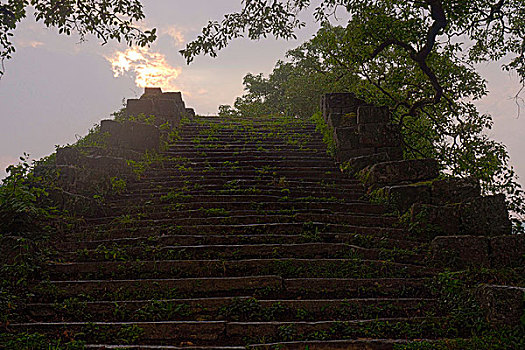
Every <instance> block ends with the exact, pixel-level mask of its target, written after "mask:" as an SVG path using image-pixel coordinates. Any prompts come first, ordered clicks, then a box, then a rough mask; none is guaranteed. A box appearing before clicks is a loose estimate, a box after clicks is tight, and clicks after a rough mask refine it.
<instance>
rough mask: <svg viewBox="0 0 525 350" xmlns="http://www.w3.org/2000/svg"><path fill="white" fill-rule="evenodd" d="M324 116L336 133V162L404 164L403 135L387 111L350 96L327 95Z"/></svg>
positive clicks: (323, 110) (323, 107) (323, 102)
mask: <svg viewBox="0 0 525 350" xmlns="http://www.w3.org/2000/svg"><path fill="white" fill-rule="evenodd" d="M321 112H322V114H323V118H324V120H325V121H326V123H327V124H328V126H329V127H330V128H331V129H332V130H333V137H334V141H335V143H336V147H337V150H336V159H337V161H339V162H346V161H349V160H351V159H352V160H353V161H354V162H356V163H360V164H361V163H364V164H367V163H372V162H376V161H387V160H393V161H395V160H401V159H403V150H402V147H401V135H400V133H399V130H398V129H397V128H396V126H395V125H392V124H391V120H390V112H389V110H388V108H382V107H375V106H369V105H366V104H365V102H363V101H361V100H359V99H357V98H356V97H355V96H354V95H353V94H349V93H333V94H326V95H325V96H323V98H322V100H321Z"/></svg>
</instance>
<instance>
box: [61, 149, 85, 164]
mask: <svg viewBox="0 0 525 350" xmlns="http://www.w3.org/2000/svg"><path fill="white" fill-rule="evenodd" d="M82 158H83V155H82V154H81V153H80V151H79V150H78V148H77V147H72V146H67V147H60V148H58V149H57V151H56V164H57V165H80V164H81V163H82Z"/></svg>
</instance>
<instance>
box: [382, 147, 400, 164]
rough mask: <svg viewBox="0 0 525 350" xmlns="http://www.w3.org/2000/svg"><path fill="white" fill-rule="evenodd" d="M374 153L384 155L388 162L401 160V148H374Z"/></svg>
mask: <svg viewBox="0 0 525 350" xmlns="http://www.w3.org/2000/svg"><path fill="white" fill-rule="evenodd" d="M375 150H376V151H375V152H376V153H386V154H388V157H390V161H398V160H403V147H402V146H401V145H400V146H397V147H376V148H375Z"/></svg>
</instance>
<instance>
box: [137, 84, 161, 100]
mask: <svg viewBox="0 0 525 350" xmlns="http://www.w3.org/2000/svg"><path fill="white" fill-rule="evenodd" d="M160 95H162V89H161V88H159V87H145V88H144V94H142V96H140V98H151V97H158V96H160Z"/></svg>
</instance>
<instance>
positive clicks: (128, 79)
mask: <svg viewBox="0 0 525 350" xmlns="http://www.w3.org/2000/svg"><path fill="white" fill-rule="evenodd" d="M142 3H143V5H144V11H145V14H146V20H145V22H144V23H141V25H142V26H144V27H145V28H151V27H156V28H157V32H158V34H159V38H158V40H157V41H156V42H155V43H154V44H153V45H152V46H151V48H150V49H149V50H146V51H145V50H138V49H131V50H130V49H129V48H127V47H126V46H125V45H122V44H118V43H114V42H110V43H108V44H106V45H104V46H101V45H100V42H99V41H97V40H96V39H95V38H91V37H88V40H87V41H86V42H82V43H79V39H78V37H77V36H75V35H72V36H71V37H67V36H62V35H58V34H57V31H56V30H55V29H48V28H46V27H44V26H43V24H41V23H35V21H34V19H33V18H32V16H28V18H26V19H25V20H24V21H23V22H22V23H21V24H20V25H19V26H18V28H17V29H16V31H15V36H14V39H13V42H14V44H15V46H16V49H17V51H16V53H15V54H14V55H13V58H12V59H10V60H8V61H6V62H5V75H4V76H3V77H2V79H1V80H0V178H2V177H4V176H5V170H4V169H5V168H6V167H7V166H8V165H9V164H12V163H16V162H17V161H18V157H19V156H21V155H22V154H23V153H24V152H26V153H29V154H30V156H31V157H32V158H40V157H42V156H45V155H48V154H50V153H52V152H53V151H54V149H55V146H56V145H65V144H70V143H73V142H75V141H76V139H77V138H78V137H80V136H82V135H85V134H86V133H87V131H88V130H89V128H90V127H92V126H93V125H94V124H96V123H98V122H99V121H100V120H102V119H107V118H109V117H110V115H111V113H112V112H114V111H116V110H118V109H120V108H121V107H122V106H123V101H124V100H125V99H126V98H137V97H139V96H140V95H141V94H142V90H143V89H142V88H141V87H139V86H141V85H143V81H144V77H147V76H148V74H149V73H151V71H150V70H155V69H161V70H163V71H161V73H164V75H165V76H167V77H171V78H170V79H168V78H166V79H164V80H162V81H159V84H158V85H162V86H164V90H165V91H170V90H172V91H179V90H180V91H182V92H183V98H184V100H185V101H186V105H187V106H189V107H193V108H195V110H196V112H197V113H199V114H215V113H216V112H217V109H218V106H219V105H221V104H232V103H233V101H234V100H235V98H236V97H237V96H239V95H241V94H242V92H243V86H242V78H243V77H244V76H245V75H246V74H247V73H249V72H251V73H265V74H268V73H269V72H271V70H272V68H273V67H274V65H275V63H276V61H277V60H278V59H283V58H284V54H285V52H286V51H287V50H289V49H291V48H294V47H296V46H298V45H299V44H301V43H302V42H304V41H306V40H308V39H309V38H311V36H312V35H313V34H314V33H315V32H316V31H317V29H318V25H317V24H315V23H313V22H312V21H311V20H310V19H311V17H309V16H308V14H305V17H304V18H305V20H307V21H308V22H309V23H308V25H307V26H306V27H305V28H303V29H301V30H299V31H298V32H297V34H298V38H297V40H290V41H284V40H275V39H273V38H269V39H264V40H260V41H249V40H247V39H238V40H235V41H234V42H232V43H231V44H230V45H229V46H228V47H227V48H226V49H224V50H222V51H220V52H219V55H218V57H217V58H210V57H204V56H202V57H197V58H196V59H195V61H194V63H192V64H191V65H189V66H188V65H186V63H185V61H184V59H183V58H182V56H181V55H180V54H179V52H178V51H179V50H180V49H182V48H184V46H185V43H187V42H189V41H191V40H192V39H194V38H195V37H196V36H197V35H198V34H199V33H200V30H201V29H202V27H203V26H205V25H206V23H207V22H208V21H209V20H220V19H221V18H222V16H223V15H224V14H225V13H229V12H234V11H237V10H239V9H240V7H241V4H240V3H241V2H240V0H220V1H217V0H178V1H176V2H175V1H173V0H143V1H142ZM340 24H343V23H340ZM146 60H147V62H148V65H147V67H146V68H144V63H145V62H146ZM479 69H480V71H481V72H482V74H483V75H484V77H485V78H486V79H487V80H488V87H489V90H490V94H489V95H488V96H487V97H486V98H485V99H484V100H483V101H481V102H479V103H478V107H479V109H480V111H481V112H483V113H490V114H491V115H492V116H493V118H494V124H495V125H494V128H493V129H492V130H490V131H489V132H488V133H489V135H490V136H491V137H493V138H494V139H496V140H498V141H503V142H504V143H505V144H506V145H507V146H508V149H509V153H510V155H511V162H512V165H513V166H515V168H516V170H517V172H518V174H519V175H521V178H522V179H525V152H523V151H522V150H525V110H523V111H522V113H521V114H522V115H521V116H519V115H518V110H517V108H516V104H515V102H514V101H513V100H512V98H511V97H512V96H514V95H515V94H516V92H517V91H518V90H519V84H518V80H517V79H516V78H515V77H513V76H511V75H509V74H508V73H503V72H501V70H500V69H499V66H498V65H497V64H488V65H483V66H480V67H479ZM153 73H155V72H153ZM522 183H525V182H523V181H522Z"/></svg>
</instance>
